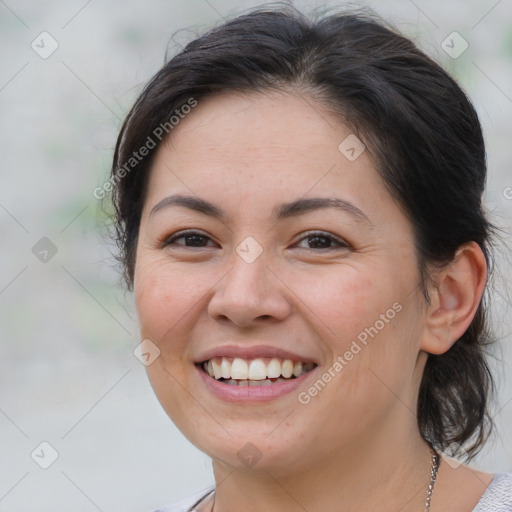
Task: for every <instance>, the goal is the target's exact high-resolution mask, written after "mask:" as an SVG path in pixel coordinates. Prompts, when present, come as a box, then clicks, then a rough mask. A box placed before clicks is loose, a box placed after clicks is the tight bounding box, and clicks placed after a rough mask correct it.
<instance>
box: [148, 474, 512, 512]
mask: <svg viewBox="0 0 512 512" xmlns="http://www.w3.org/2000/svg"><path fill="white" fill-rule="evenodd" d="M213 490H214V487H209V488H208V489H204V490H202V491H200V492H198V493H196V494H194V495H192V496H189V497H188V498H185V499H184V500H181V501H179V502H177V503H174V504H172V505H169V506H167V507H163V508H159V509H158V510H155V512H190V511H192V510H193V507H194V506H195V505H197V504H198V502H200V501H201V500H202V499H203V498H205V497H206V496H207V495H208V494H210V493H211V492H213ZM472 512H512V473H496V474H495V475H494V478H493V479H492V482H491V483H490V485H489V487H488V488H487V490H486V491H485V493H484V494H483V496H482V497H481V498H480V501H479V502H478V504H477V506H476V507H475V508H474V509H473V511H472Z"/></svg>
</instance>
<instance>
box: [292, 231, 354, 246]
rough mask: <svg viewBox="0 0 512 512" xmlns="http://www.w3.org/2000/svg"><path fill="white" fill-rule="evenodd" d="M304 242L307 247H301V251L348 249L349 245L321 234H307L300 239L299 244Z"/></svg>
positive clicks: (328, 235)
mask: <svg viewBox="0 0 512 512" xmlns="http://www.w3.org/2000/svg"><path fill="white" fill-rule="evenodd" d="M303 241H306V243H307V246H306V247H304V246H302V247H301V248H303V249H312V250H314V249H337V248H348V247H349V245H348V244H347V243H346V242H344V241H342V240H339V239H338V238H336V237H334V236H332V235H330V234H328V233H323V232H313V233H308V234H307V235H306V236H304V237H303V238H301V240H300V242H299V244H300V243H302V242H303Z"/></svg>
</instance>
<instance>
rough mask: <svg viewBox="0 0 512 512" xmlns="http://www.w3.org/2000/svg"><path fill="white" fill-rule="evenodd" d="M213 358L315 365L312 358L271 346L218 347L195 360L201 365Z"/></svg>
mask: <svg viewBox="0 0 512 512" xmlns="http://www.w3.org/2000/svg"><path fill="white" fill-rule="evenodd" d="M214 357H233V358H235V357H238V358H240V359H258V358H264V357H269V358H273V357H275V358H277V359H291V360H292V361H300V362H302V363H315V364H317V363H316V361H314V360H313V359H312V358H310V357H307V356H303V355H300V354H297V353H295V352H292V351H290V350H285V349H283V348H279V347H274V346H272V345H253V346H247V345H243V346H241V345H220V346H218V347H215V348H212V349H210V350H207V351H205V352H203V353H202V354H200V355H199V356H198V358H197V359H196V362H197V363H203V362H204V361H208V360H210V359H213V358H214Z"/></svg>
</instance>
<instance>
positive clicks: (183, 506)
mask: <svg viewBox="0 0 512 512" xmlns="http://www.w3.org/2000/svg"><path fill="white" fill-rule="evenodd" d="M213 490H214V487H209V488H208V489H203V490H202V491H199V492H196V493H195V494H193V495H191V496H188V497H187V498H185V499H182V500H180V501H177V502H175V503H171V504H170V505H167V506H165V507H161V508H159V509H158V510H155V512H188V510H190V509H191V508H192V507H194V506H195V505H197V504H198V503H199V502H200V501H201V500H202V499H203V498H205V497H206V496H208V494H210V493H211V492H212V491H213Z"/></svg>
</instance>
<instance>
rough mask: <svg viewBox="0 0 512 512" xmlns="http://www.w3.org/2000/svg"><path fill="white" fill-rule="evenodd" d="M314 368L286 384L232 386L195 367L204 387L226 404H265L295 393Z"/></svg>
mask: <svg viewBox="0 0 512 512" xmlns="http://www.w3.org/2000/svg"><path fill="white" fill-rule="evenodd" d="M317 368H318V367H317V366H315V368H313V369H312V370H310V371H309V372H306V373H303V374H302V375H301V376H300V377H296V378H295V379H291V380H289V381H287V382H276V383H274V384H270V386H233V385H231V384H224V383H223V382H222V381H218V380H216V379H214V378H213V377H210V376H209V375H208V374H207V373H206V372H205V371H204V370H202V369H201V368H200V367H199V366H198V365H196V370H197V371H198V372H199V375H200V377H201V379H202V380H203V382H204V383H205V385H206V387H207V388H208V389H209V390H210V391H211V392H212V393H213V394H214V395H216V396H218V397H219V398H221V399H222V400H226V401H228V402H266V401H269V400H273V399H274V398H278V397H280V396H283V395H286V394H288V393H292V392H293V391H296V390H297V388H298V387H300V386H301V385H302V384H303V383H304V381H305V380H307V379H308V378H309V377H310V376H311V375H312V374H313V373H314V372H315V370H316V369H317Z"/></svg>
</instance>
